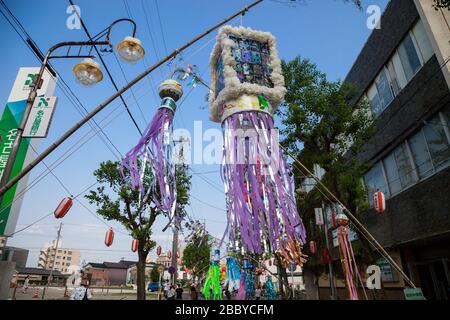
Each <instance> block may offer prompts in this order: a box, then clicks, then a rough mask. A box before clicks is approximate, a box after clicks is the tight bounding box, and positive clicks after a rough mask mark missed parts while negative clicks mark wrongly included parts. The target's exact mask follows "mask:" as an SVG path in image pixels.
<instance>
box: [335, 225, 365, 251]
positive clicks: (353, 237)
mask: <svg viewBox="0 0 450 320" xmlns="http://www.w3.org/2000/svg"><path fill="white" fill-rule="evenodd" d="M347 229H348V239H349V240H350V241H356V240H358V239H359V238H358V234H357V233H356V232H355V231H353V230H352V229H351V228H350V227H347ZM332 235H333V247H335V248H337V247H338V246H339V241H338V229H334V230H333V232H332Z"/></svg>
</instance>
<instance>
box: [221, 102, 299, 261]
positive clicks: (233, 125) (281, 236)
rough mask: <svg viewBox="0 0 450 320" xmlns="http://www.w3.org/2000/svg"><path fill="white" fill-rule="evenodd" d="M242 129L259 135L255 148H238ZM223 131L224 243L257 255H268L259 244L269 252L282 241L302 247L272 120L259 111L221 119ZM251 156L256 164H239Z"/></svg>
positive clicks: (286, 170)
mask: <svg viewBox="0 0 450 320" xmlns="http://www.w3.org/2000/svg"><path fill="white" fill-rule="evenodd" d="M243 124H245V128H249V129H256V130H259V131H258V132H259V134H258V135H257V138H256V139H254V140H253V141H255V143H246V144H242V141H243V140H239V139H237V138H236V134H237V132H238V130H241V129H242V128H243ZM222 127H223V131H224V150H223V162H222V170H221V174H222V179H223V181H224V184H225V193H226V208H227V220H228V225H227V229H226V233H227V235H228V238H229V241H230V242H231V243H232V244H234V243H235V241H236V240H240V242H241V243H242V245H243V247H244V250H245V252H248V253H256V254H261V253H263V252H266V251H269V250H268V249H267V248H265V246H264V244H267V245H269V247H270V249H271V251H272V252H275V251H277V250H281V249H282V248H281V247H282V246H283V243H284V242H285V241H287V239H294V240H296V241H298V243H300V244H301V245H303V244H305V243H306V232H305V228H304V226H303V223H302V220H301V218H300V216H299V214H298V212H297V206H296V202H295V197H294V188H293V178H292V176H291V175H290V172H289V168H288V166H287V163H286V160H285V158H284V156H283V155H282V154H281V152H280V150H279V148H278V140H277V139H276V137H277V136H276V135H275V134H274V133H275V131H274V130H275V127H274V122H273V118H272V116H271V115H269V114H267V113H264V112H249V111H246V112H241V113H236V114H233V115H231V116H229V117H228V118H227V119H225V121H224V122H223V124H222ZM251 156H252V157H253V160H255V159H258V160H261V161H260V162H259V163H258V162H257V161H244V162H242V161H239V159H241V160H242V159H247V158H248V157H251ZM270 159H271V161H270ZM244 181H245V183H244ZM246 195H247V196H248V202H246ZM238 237H239V239H238Z"/></svg>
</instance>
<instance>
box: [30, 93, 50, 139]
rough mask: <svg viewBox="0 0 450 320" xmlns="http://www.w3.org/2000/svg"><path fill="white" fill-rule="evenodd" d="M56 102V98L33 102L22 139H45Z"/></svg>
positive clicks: (39, 99)
mask: <svg viewBox="0 0 450 320" xmlns="http://www.w3.org/2000/svg"><path fill="white" fill-rule="evenodd" d="M57 101H58V99H57V97H47V98H44V97H39V98H37V99H36V100H35V101H34V103H33V107H32V108H31V112H30V116H29V117H28V121H27V124H26V125H25V129H24V131H23V137H24V138H46V137H47V133H48V129H49V128H50V123H51V121H52V118H53V113H54V111H55V107H56V102H57Z"/></svg>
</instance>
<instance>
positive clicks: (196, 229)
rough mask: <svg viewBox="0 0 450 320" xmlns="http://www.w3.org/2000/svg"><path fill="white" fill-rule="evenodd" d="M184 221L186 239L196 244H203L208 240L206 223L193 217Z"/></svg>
mask: <svg viewBox="0 0 450 320" xmlns="http://www.w3.org/2000/svg"><path fill="white" fill-rule="evenodd" d="M187 219H189V220H188V221H186V222H185V223H184V230H186V231H187V233H186V235H185V241H186V242H188V243H192V244H194V245H195V246H201V245H203V244H204V243H205V242H206V241H208V237H207V232H206V230H205V225H204V224H203V223H201V222H200V221H198V220H193V219H191V218H187Z"/></svg>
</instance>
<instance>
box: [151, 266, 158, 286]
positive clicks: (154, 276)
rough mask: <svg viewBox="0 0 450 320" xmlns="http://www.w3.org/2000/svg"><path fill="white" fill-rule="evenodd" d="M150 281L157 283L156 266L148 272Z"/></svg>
mask: <svg viewBox="0 0 450 320" xmlns="http://www.w3.org/2000/svg"><path fill="white" fill-rule="evenodd" d="M150 281H151V282H159V272H158V268H157V267H156V266H155V267H154V268H153V269H152V271H150Z"/></svg>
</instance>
